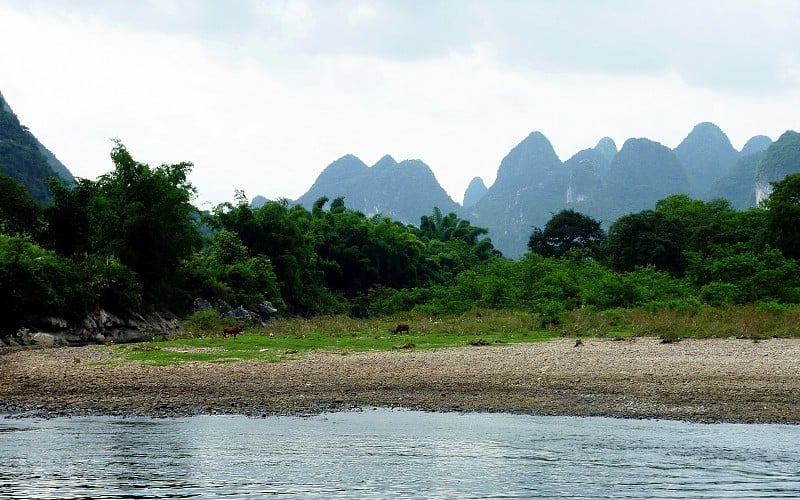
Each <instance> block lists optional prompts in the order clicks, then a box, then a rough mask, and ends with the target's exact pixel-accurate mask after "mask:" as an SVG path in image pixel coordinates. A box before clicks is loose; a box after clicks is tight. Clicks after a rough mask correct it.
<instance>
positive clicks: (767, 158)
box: [756, 130, 800, 203]
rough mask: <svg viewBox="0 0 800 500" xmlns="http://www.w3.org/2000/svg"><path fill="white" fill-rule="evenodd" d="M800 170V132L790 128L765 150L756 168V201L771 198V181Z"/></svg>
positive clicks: (781, 178) (759, 201)
mask: <svg viewBox="0 0 800 500" xmlns="http://www.w3.org/2000/svg"><path fill="white" fill-rule="evenodd" d="M798 172H800V134H798V133H797V132H795V131H794V130H788V131H786V132H784V134H783V135H781V136H780V137H779V138H778V140H777V141H775V142H773V143H772V145H770V147H769V148H767V150H766V151H765V152H764V156H763V157H762V158H761V161H760V162H759V163H758V167H757V168H756V203H761V201H763V200H765V199H767V198H769V195H770V194H771V193H772V185H771V184H770V183H771V182H775V181H780V180H783V178H784V177H786V176H787V175H789V174H795V173H798Z"/></svg>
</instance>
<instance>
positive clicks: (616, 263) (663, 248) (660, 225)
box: [604, 210, 687, 276]
mask: <svg viewBox="0 0 800 500" xmlns="http://www.w3.org/2000/svg"><path fill="white" fill-rule="evenodd" d="M686 236H687V234H686V228H685V227H684V225H683V223H681V222H680V221H679V220H676V219H669V218H667V216H666V215H664V214H663V213H660V212H654V211H653V210H644V211H642V212H639V213H636V214H629V215H626V216H623V217H620V218H619V219H618V220H617V221H616V222H615V223H614V224H613V225H612V226H611V228H610V229H609V231H608V237H607V238H606V244H605V249H604V253H605V255H606V256H607V258H608V260H609V263H610V264H611V267H613V268H614V269H616V270H617V271H633V270H635V269H637V268H640V267H645V266H654V267H655V268H656V269H658V270H660V271H667V272H669V273H671V274H674V275H679V276H680V275H682V274H683V272H684V271H685V270H686V265H687V261H686V257H685V256H684V254H683V252H684V250H685V249H686V244H685V241H686Z"/></svg>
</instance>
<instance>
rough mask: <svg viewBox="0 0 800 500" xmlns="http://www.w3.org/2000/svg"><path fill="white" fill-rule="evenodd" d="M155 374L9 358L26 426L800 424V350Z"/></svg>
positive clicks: (484, 350) (315, 359)
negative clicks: (245, 419) (420, 420)
mask: <svg viewBox="0 0 800 500" xmlns="http://www.w3.org/2000/svg"><path fill="white" fill-rule="evenodd" d="M575 344H576V342H575V340H574V339H560V340H554V341H548V342H542V343H531V344H516V345H508V346H502V347H498V346H486V347H462V348H449V349H438V350H425V351H416V350H411V349H409V350H398V351H393V352H366V353H336V352H321V351H313V352H311V353H310V354H308V355H305V356H300V357H298V358H297V359H293V360H289V361H284V362H280V363H268V362H254V361H237V362H228V363H185V364H180V365H174V366H149V365H143V364H140V363H136V362H123V361H122V360H121V359H117V358H116V357H115V354H113V351H112V350H110V349H108V348H105V347H102V346H86V347H75V348H53V349H22V350H12V349H4V350H0V411H2V412H4V413H13V414H17V415H37V416H60V415H85V414H104V415H150V416H163V417H168V416H181V415H195V414H214V413H217V414H243V415H251V416H259V415H270V414H306V413H314V412H320V411H332V410H343V409H350V408H355V407H362V406H382V407H404V408H414V409H425V410H433V411H486V412H514V413H525V414H535V415H584V416H588V415H603V416H614V417H633V418H666V419H683V420H696V421H731V422H791V423H800V390H798V389H800V339H771V340H765V341H761V342H753V341H750V340H735V339H712V340H683V341H681V342H676V343H671V344H663V343H661V342H660V341H659V340H658V339H651V338H636V339H633V340H623V341H613V340H606V339H588V340H587V339H584V340H583V341H582V344H581V345H578V346H576V345H575Z"/></svg>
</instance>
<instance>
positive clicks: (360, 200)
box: [296, 155, 460, 225]
mask: <svg viewBox="0 0 800 500" xmlns="http://www.w3.org/2000/svg"><path fill="white" fill-rule="evenodd" d="M323 196H327V197H328V198H329V199H330V200H334V199H335V198H338V197H340V196H343V197H344V203H345V206H347V207H348V208H351V209H353V210H357V211H359V212H362V213H364V214H366V215H368V216H372V215H375V214H383V215H387V216H389V217H391V218H393V219H394V220H397V221H400V222H403V223H406V224H414V225H419V220H420V217H422V216H423V215H429V214H430V213H431V212H432V211H433V207H439V209H440V210H441V211H442V213H445V214H447V213H450V212H456V211H458V210H459V209H460V206H459V205H458V204H457V203H456V202H454V201H453V200H452V199H451V198H450V197H449V196H448V195H447V192H445V190H444V189H442V187H441V185H440V184H439V182H438V181H437V180H436V177H435V176H434V175H433V171H432V170H431V168H430V167H429V166H428V165H426V164H425V163H423V162H422V161H420V160H405V161H402V162H400V163H397V162H396V161H395V160H394V158H392V157H391V156H389V155H386V156H384V157H383V158H381V159H380V160H379V161H378V162H377V163H376V164H375V165H373V166H372V167H367V166H366V165H365V164H364V162H362V161H361V160H359V159H358V158H356V157H355V156H353V155H346V156H343V157H342V158H339V159H338V160H336V161H335V162H333V163H331V164H330V165H328V166H327V167H326V168H325V170H323V171H322V173H321V174H320V175H319V177H317V180H316V181H315V182H314V184H313V185H312V186H311V189H309V190H308V191H307V192H306V193H305V194H304V195H303V196H301V197H300V198H298V199H297V200H296V202H297V203H298V204H300V205H302V206H304V207H306V208H308V209H309V210H310V209H311V208H312V206H313V205H314V202H315V201H317V200H318V199H319V198H321V197H323Z"/></svg>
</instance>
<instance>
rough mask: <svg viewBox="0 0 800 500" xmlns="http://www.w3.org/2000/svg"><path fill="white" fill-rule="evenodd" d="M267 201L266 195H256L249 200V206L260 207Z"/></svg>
mask: <svg viewBox="0 0 800 500" xmlns="http://www.w3.org/2000/svg"><path fill="white" fill-rule="evenodd" d="M268 201H269V200H268V199H267V198H266V197H264V196H261V195H258V196H256V197H254V198H253V199H252V200H251V201H250V206H251V207H252V208H260V207H263V206H264V205H266V204H267V202H268Z"/></svg>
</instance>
